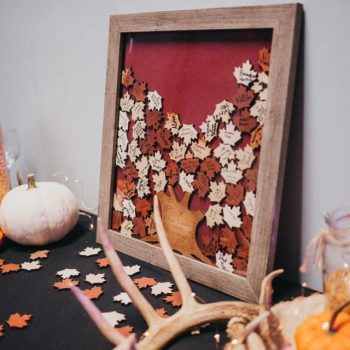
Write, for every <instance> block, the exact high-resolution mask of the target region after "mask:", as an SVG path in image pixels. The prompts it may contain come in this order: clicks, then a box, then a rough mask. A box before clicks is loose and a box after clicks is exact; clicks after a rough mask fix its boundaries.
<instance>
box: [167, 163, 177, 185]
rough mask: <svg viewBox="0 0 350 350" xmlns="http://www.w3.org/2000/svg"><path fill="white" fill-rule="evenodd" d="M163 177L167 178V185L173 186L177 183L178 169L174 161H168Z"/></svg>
mask: <svg viewBox="0 0 350 350" xmlns="http://www.w3.org/2000/svg"><path fill="white" fill-rule="evenodd" d="M165 175H166V176H167V178H168V184H169V185H172V186H173V185H175V184H176V183H177V182H178V181H179V177H180V169H179V167H178V165H177V163H176V162H175V161H173V160H169V161H168V164H167V167H166V168H165Z"/></svg>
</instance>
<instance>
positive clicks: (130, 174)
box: [123, 160, 139, 182]
mask: <svg viewBox="0 0 350 350" xmlns="http://www.w3.org/2000/svg"><path fill="white" fill-rule="evenodd" d="M123 174H124V176H125V178H126V180H127V181H128V182H133V181H134V180H135V179H137V178H138V176H139V172H138V171H137V169H136V166H135V164H134V163H133V162H132V161H131V160H129V161H128V162H127V164H126V165H125V167H124V169H123Z"/></svg>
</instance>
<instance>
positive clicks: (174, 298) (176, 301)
mask: <svg viewBox="0 0 350 350" xmlns="http://www.w3.org/2000/svg"><path fill="white" fill-rule="evenodd" d="M163 300H164V301H165V302H167V303H169V304H171V305H172V306H174V307H179V306H181V305H182V298H181V293H180V292H179V291H176V292H172V293H171V295H168V296H166V297H165V298H164V299H163Z"/></svg>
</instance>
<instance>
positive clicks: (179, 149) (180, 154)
mask: <svg viewBox="0 0 350 350" xmlns="http://www.w3.org/2000/svg"><path fill="white" fill-rule="evenodd" d="M186 149H187V146H186V145H184V144H180V143H178V142H176V141H174V143H173V148H172V150H171V152H170V154H169V156H170V159H172V160H174V161H175V162H179V161H180V160H182V159H184V158H185V153H186Z"/></svg>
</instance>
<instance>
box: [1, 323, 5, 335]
mask: <svg viewBox="0 0 350 350" xmlns="http://www.w3.org/2000/svg"><path fill="white" fill-rule="evenodd" d="M4 335H5V333H4V325H2V324H0V338H1V337H3V336H4Z"/></svg>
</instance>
